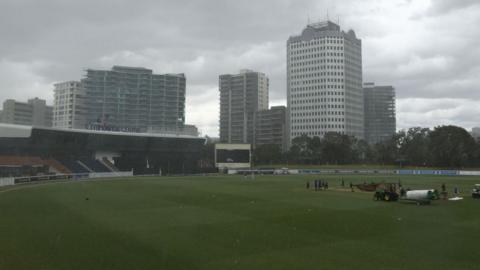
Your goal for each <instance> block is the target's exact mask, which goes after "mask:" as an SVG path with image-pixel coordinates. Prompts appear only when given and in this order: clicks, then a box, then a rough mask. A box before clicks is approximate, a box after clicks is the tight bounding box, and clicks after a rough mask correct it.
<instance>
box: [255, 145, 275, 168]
mask: <svg viewBox="0 0 480 270" xmlns="http://www.w3.org/2000/svg"><path fill="white" fill-rule="evenodd" d="M253 156H254V160H255V164H256V165H260V164H275V163H280V162H282V149H281V147H280V146H279V145H278V144H264V145H259V146H257V147H256V148H255V149H254V151H253Z"/></svg>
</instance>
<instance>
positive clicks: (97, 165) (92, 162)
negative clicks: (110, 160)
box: [80, 159, 112, 173]
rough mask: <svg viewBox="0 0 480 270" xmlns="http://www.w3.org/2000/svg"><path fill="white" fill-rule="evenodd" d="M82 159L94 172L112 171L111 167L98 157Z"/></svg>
mask: <svg viewBox="0 0 480 270" xmlns="http://www.w3.org/2000/svg"><path fill="white" fill-rule="evenodd" d="M80 161H81V162H82V163H83V164H84V165H85V166H87V167H88V168H89V169H90V170H92V172H97V173H101V172H112V171H111V170H110V169H109V168H107V167H106V166H105V165H103V164H102V163H101V162H100V161H98V160H96V159H80Z"/></svg>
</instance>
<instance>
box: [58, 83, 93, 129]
mask: <svg viewBox="0 0 480 270" xmlns="http://www.w3.org/2000/svg"><path fill="white" fill-rule="evenodd" d="M53 96H54V101H53V127H56V128H70V129H72V128H74V129H84V128H86V111H87V108H86V107H85V90H84V89H83V88H82V87H81V84H80V82H77V81H67V82H61V83H57V84H55V89H54V94H53Z"/></svg>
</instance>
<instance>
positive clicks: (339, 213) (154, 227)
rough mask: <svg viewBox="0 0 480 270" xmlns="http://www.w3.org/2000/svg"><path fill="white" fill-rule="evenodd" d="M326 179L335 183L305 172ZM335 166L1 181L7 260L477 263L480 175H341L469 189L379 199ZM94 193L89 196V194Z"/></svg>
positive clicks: (365, 265) (232, 265) (133, 265)
mask: <svg viewBox="0 0 480 270" xmlns="http://www.w3.org/2000/svg"><path fill="white" fill-rule="evenodd" d="M318 177H322V178H324V179H328V180H329V183H330V187H331V188H332V190H329V191H319V192H314V191H311V190H306V189H305V182H306V181H307V180H313V179H314V178H318ZM340 179H341V177H340V176H334V175H332V176H257V177H256V178H255V179H254V180H252V179H244V178H243V177H241V176H217V177H215V176H213V177H184V178H183V177H182V178H180V177H179V178H165V177H164V178H137V179H130V180H112V181H89V182H69V183H50V184H44V185H28V186H22V187H20V188H17V187H16V188H13V189H12V188H10V189H4V190H0V269H2V270H3V269H5V270H9V269H29V270H30V269H36V270H38V269H422V270H425V269H480V266H479V260H480V248H479V246H480V211H479V209H480V200H474V199H471V198H470V197H469V193H468V192H469V190H470V189H471V187H472V186H473V184H475V183H480V178H474V177H442V176H431V177H430V176H402V177H399V176H343V179H344V181H345V182H346V183H349V182H350V181H354V182H357V183H360V182H363V181H368V182H369V181H372V180H373V181H380V180H386V181H390V182H396V181H398V180H401V181H402V183H403V185H404V186H406V187H411V188H440V184H441V183H442V182H445V183H446V184H447V188H448V189H449V190H450V191H451V190H452V188H453V186H454V185H457V186H459V187H460V189H461V190H462V191H463V192H464V196H465V199H464V200H463V201H457V202H448V201H435V202H434V203H433V204H432V205H427V206H417V205H415V204H411V203H399V202H397V203H387V202H375V201H373V200H372V194H371V193H361V192H354V193H352V192H349V191H346V190H340V189H336V188H337V187H338V185H339V183H340ZM87 198H88V200H87Z"/></svg>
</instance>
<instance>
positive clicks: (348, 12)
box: [0, 0, 480, 136]
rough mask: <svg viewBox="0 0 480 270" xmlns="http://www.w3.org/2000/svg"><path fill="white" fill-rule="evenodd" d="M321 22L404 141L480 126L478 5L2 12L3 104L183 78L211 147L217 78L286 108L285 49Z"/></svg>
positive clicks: (7, 3)
mask: <svg viewBox="0 0 480 270" xmlns="http://www.w3.org/2000/svg"><path fill="white" fill-rule="evenodd" d="M327 11H328V12H327ZM327 13H328V16H329V18H330V19H331V20H332V21H335V22H337V21H338V20H339V21H340V25H341V27H342V29H344V30H348V29H353V30H355V32H356V34H357V36H358V37H360V38H361V39H362V42H363V77H364V81H374V82H376V84H377V85H382V84H386V85H393V86H394V87H395V88H396V91H397V124H398V128H399V129H401V128H408V127H412V126H425V127H433V126H437V125H444V124H455V125H460V126H463V127H465V128H468V129H470V128H471V127H473V126H480V120H479V117H478V116H479V115H480V106H479V105H480V102H479V101H480V91H479V90H480V89H479V88H480V87H479V85H480V65H479V63H480V31H479V30H478V28H479V26H480V1H478V0H383V1H382V0H361V1H360V0H357V1H347V0H345V1H338V0H337V1H332V0H330V1H321V0H320V1H319V0H256V1H238V0H236V1H230V0H191V1H184V0H171V1H165V0H149V1H144V0H135V1H133V0H129V1H127V0H95V1H94V0H81V1H80V0H75V1H68V0H41V1H39V0H0V101H3V100H4V99H7V98H14V99H18V100H26V99H27V98H31V97H41V98H45V99H47V101H48V102H49V103H50V104H51V103H52V99H53V84H54V83H55V82H60V81H66V80H79V79H80V78H81V77H82V76H83V74H84V71H83V70H84V69H85V68H87V67H88V68H99V69H109V68H111V67H112V66H113V65H127V66H142V67H147V68H151V69H153V70H154V72H155V73H185V74H186V76H187V104H186V106H187V115H186V120H187V123H190V124H195V125H197V126H198V127H199V129H200V131H201V132H202V134H203V135H206V134H208V135H210V136H218V115H219V105H218V103H219V97H218V75H219V74H224V73H236V72H238V71H239V70H240V69H243V68H249V69H253V70H257V71H261V72H264V73H266V74H267V75H268V77H269V78H270V104H271V105H278V104H286V40H287V39H288V37H289V36H290V35H296V34H299V33H300V32H301V31H302V29H303V28H304V27H305V25H306V24H307V22H308V19H309V18H310V21H311V22H314V21H320V20H325V19H326V18H327Z"/></svg>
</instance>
